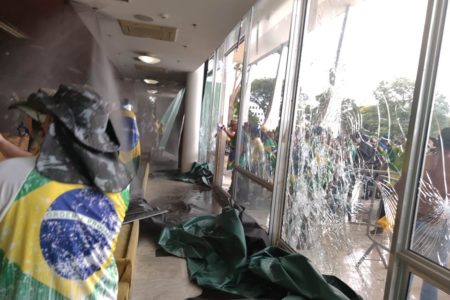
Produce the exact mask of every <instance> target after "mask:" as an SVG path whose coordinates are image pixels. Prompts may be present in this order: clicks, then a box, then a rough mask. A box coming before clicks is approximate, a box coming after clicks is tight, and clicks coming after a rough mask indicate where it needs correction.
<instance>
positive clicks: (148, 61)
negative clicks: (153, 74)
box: [137, 55, 161, 64]
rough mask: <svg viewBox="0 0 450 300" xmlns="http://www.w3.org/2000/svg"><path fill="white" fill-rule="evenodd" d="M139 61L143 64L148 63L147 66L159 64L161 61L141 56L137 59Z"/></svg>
mask: <svg viewBox="0 0 450 300" xmlns="http://www.w3.org/2000/svg"><path fill="white" fill-rule="evenodd" d="M137 59H139V60H140V61H142V62H143V63H146V64H157V63H159V62H160V61H161V60H160V59H159V58H156V57H153V56H149V55H139V56H138V57H137Z"/></svg>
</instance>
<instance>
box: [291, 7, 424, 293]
mask: <svg viewBox="0 0 450 300" xmlns="http://www.w3.org/2000/svg"><path fill="white" fill-rule="evenodd" d="M307 10H308V15H307V19H306V25H305V34H304V39H303V44H302V53H301V55H302V59H301V64H300V74H299V81H298V90H297V99H296V104H295V116H294V126H293V132H292V136H291V146H290V151H289V152H290V153H289V167H288V174H287V186H286V197H285V203H284V215H283V224H282V239H283V240H284V241H285V242H287V244H289V245H290V246H291V247H292V248H293V249H295V250H297V251H299V252H301V253H302V254H304V255H306V256H307V257H309V258H310V259H311V260H312V261H313V263H314V265H315V266H317V267H318V269H319V270H320V271H321V272H322V273H325V274H333V275H335V276H337V277H339V278H342V279H343V280H344V281H346V283H347V284H349V285H350V286H351V287H352V288H353V289H355V290H356V291H357V292H358V293H359V294H360V295H362V296H363V297H364V298H367V299H381V297H382V294H383V293H382V292H380V290H381V291H382V290H383V287H384V282H385V276H386V268H387V265H386V261H387V260H388V252H387V251H386V250H387V249H389V247H390V240H391V233H392V226H393V224H394V219H395V212H396V208H397V199H398V197H397V193H396V191H395V185H396V183H397V181H398V179H399V177H400V172H401V169H402V165H403V156H404V151H405V149H404V148H405V144H406V134H407V132H408V126H409V117H410V110H411V104H412V98H413V91H414V78H415V77H416V72H417V66H418V61H419V52H420V47H421V37H422V32H423V26H424V21H425V11H426V1H414V2H410V1H405V0H396V1H386V0H383V1H374V0H366V1H310V2H309V4H308V9H307ZM377 209H378V211H377Z"/></svg>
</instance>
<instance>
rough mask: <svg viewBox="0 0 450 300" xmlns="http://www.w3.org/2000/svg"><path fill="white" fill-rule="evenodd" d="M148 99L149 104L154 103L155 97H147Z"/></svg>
mask: <svg viewBox="0 0 450 300" xmlns="http://www.w3.org/2000/svg"><path fill="white" fill-rule="evenodd" d="M148 99H149V100H150V102H151V103H155V100H156V97H153V96H149V97H148Z"/></svg>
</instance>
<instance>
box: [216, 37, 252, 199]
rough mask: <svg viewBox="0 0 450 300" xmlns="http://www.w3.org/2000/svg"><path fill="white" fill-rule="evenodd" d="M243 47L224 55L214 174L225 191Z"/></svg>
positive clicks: (233, 145) (231, 159)
mask: <svg viewBox="0 0 450 300" xmlns="http://www.w3.org/2000/svg"><path fill="white" fill-rule="evenodd" d="M244 47H245V42H241V43H240V44H239V45H236V46H235V47H234V49H233V50H231V51H230V52H229V53H228V54H227V55H226V56H225V91H224V98H223V103H222V113H221V116H220V117H219V118H220V122H219V124H218V126H219V129H220V131H219V132H220V139H219V140H218V143H219V146H218V152H217V157H218V160H217V170H216V174H217V177H219V178H218V181H216V183H217V184H218V185H219V186H221V187H222V189H223V190H224V191H227V192H230V187H231V181H232V170H233V166H234V161H235V157H236V144H237V128H238V127H237V126H238V119H239V104H240V97H241V93H240V92H241V80H242V67H243V60H244Z"/></svg>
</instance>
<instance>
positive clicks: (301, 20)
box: [269, 0, 308, 245]
mask: <svg viewBox="0 0 450 300" xmlns="http://www.w3.org/2000/svg"><path fill="white" fill-rule="evenodd" d="M307 2H308V1H306V0H294V4H293V11H292V20H291V32H290V36H289V53H288V61H287V70H286V77H285V78H286V83H285V89H284V99H283V107H282V112H281V121H280V134H279V139H278V152H277V153H278V155H277V162H276V169H275V177H274V181H273V194H272V206H271V209H270V220H269V239H270V241H271V243H272V244H274V245H281V244H283V241H282V239H281V233H282V226H283V214H284V204H285V196H286V193H285V192H286V183H287V176H288V168H289V154H290V146H291V139H292V130H293V126H294V120H295V107H296V95H297V89H298V76H299V69H300V59H301V50H302V45H303V35H304V28H305V20H306V12H307V6H308V5H307Z"/></svg>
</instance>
